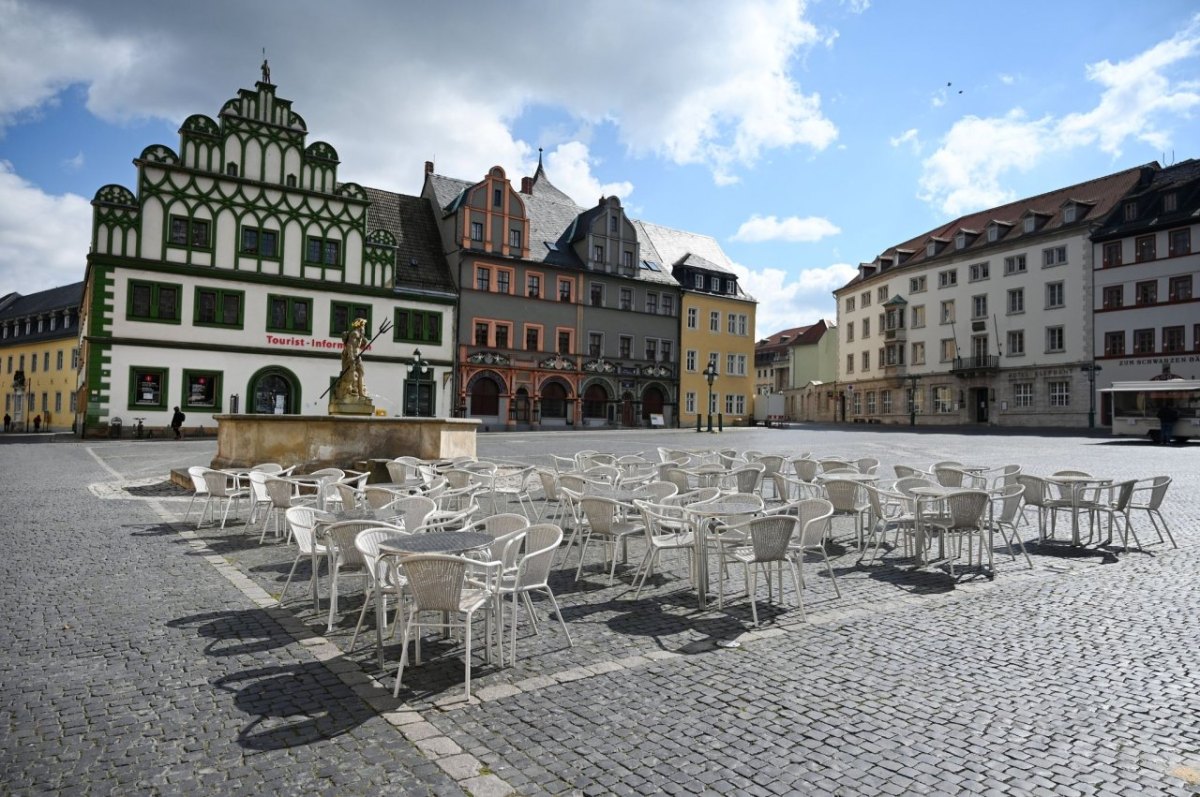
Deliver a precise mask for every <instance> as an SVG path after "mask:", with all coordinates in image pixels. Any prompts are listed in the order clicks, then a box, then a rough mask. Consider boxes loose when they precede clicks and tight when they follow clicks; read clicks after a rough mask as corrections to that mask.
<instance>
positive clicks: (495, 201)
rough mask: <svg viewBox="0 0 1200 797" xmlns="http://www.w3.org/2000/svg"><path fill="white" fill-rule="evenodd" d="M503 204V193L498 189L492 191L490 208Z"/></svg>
mask: <svg viewBox="0 0 1200 797" xmlns="http://www.w3.org/2000/svg"><path fill="white" fill-rule="evenodd" d="M503 204H504V191H503V190H501V189H499V188H493V189H492V207H497V208H498V207H500V206H501V205H503Z"/></svg>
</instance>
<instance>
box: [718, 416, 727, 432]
mask: <svg viewBox="0 0 1200 797" xmlns="http://www.w3.org/2000/svg"><path fill="white" fill-rule="evenodd" d="M717 431H718V432H723V431H725V416H724V415H722V414H721V413H719V412H718V413H717Z"/></svg>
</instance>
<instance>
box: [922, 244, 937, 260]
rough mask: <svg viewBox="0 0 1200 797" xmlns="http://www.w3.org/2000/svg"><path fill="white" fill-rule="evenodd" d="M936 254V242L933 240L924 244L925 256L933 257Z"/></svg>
mask: <svg viewBox="0 0 1200 797" xmlns="http://www.w3.org/2000/svg"><path fill="white" fill-rule="evenodd" d="M936 254H937V244H936V243H934V242H933V241H930V242H929V243H927V244H925V257H933V256H934V255H936Z"/></svg>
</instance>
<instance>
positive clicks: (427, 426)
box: [212, 415, 479, 473]
mask: <svg viewBox="0 0 1200 797" xmlns="http://www.w3.org/2000/svg"><path fill="white" fill-rule="evenodd" d="M213 417H214V419H215V420H216V421H217V456H216V458H214V459H213V461H212V467H214V468H246V467H250V466H251V465H256V464H258V463H261V462H278V463H280V464H281V465H284V466H285V467H286V466H290V465H296V466H297V468H296V469H297V471H298V472H300V473H304V472H308V471H312V470H316V469H317V468H327V467H335V468H343V469H344V468H352V467H353V466H354V463H356V462H360V461H362V460H364V459H373V458H388V459H391V458H394V457H399V456H413V457H420V458H422V459H443V458H450V457H473V456H475V433H476V431H477V430H478V429H479V421H477V420H473V419H472V420H466V419H460V418H378V417H361V416H346V415H216V416H213Z"/></svg>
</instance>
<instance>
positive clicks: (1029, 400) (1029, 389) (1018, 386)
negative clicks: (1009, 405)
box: [1013, 382, 1033, 407]
mask: <svg viewBox="0 0 1200 797" xmlns="http://www.w3.org/2000/svg"><path fill="white" fill-rule="evenodd" d="M1013 406H1014V407H1032V406H1033V382H1014V383H1013Z"/></svg>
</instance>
